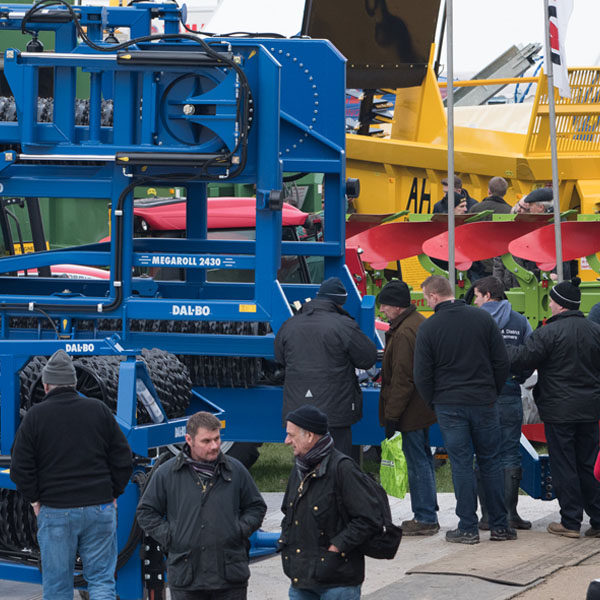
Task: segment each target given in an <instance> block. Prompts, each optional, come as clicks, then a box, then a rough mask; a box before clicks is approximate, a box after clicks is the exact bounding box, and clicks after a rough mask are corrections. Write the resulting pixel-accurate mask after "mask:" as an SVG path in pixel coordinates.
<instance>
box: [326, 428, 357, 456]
mask: <svg viewBox="0 0 600 600" xmlns="http://www.w3.org/2000/svg"><path fill="white" fill-rule="evenodd" d="M329 433H330V434H331V437H332V438H333V445H334V446H335V447H336V448H337V449H338V450H339V451H340V452H343V453H344V454H345V455H346V456H352V427H350V425H348V427H330V428H329Z"/></svg>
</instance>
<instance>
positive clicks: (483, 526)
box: [477, 517, 490, 531]
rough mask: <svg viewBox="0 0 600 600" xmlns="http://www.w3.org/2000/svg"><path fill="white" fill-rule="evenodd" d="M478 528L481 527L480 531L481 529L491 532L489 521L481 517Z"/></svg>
mask: <svg viewBox="0 0 600 600" xmlns="http://www.w3.org/2000/svg"><path fill="white" fill-rule="evenodd" d="M477 527H479V529H481V530H482V531H489V530H490V524H489V522H488V520H487V519H485V520H484V519H483V517H481V519H479V523H477Z"/></svg>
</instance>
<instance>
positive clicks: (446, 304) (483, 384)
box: [414, 275, 517, 544]
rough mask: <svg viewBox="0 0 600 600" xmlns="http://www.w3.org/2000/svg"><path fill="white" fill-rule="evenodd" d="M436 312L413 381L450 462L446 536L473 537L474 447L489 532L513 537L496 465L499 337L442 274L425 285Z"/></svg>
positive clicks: (503, 372) (425, 329)
mask: <svg viewBox="0 0 600 600" xmlns="http://www.w3.org/2000/svg"><path fill="white" fill-rule="evenodd" d="M422 288H423V296H424V297H425V300H426V301H427V304H429V306H430V307H431V308H433V309H434V310H435V314H434V315H433V316H431V317H430V318H429V319H427V320H426V321H425V322H424V323H423V324H422V325H421V326H420V327H419V330H418V332H417V342H416V346H415V369H414V376H415V384H416V386H417V389H418V390H419V393H420V394H421V397H422V398H423V400H425V402H427V404H429V406H432V407H434V408H435V412H436V415H437V420H438V424H439V426H440V430H441V432H442V436H443V438H444V446H445V447H446V449H447V450H448V456H449V458H450V463H451V465H452V481H453V482H454V494H455V495H456V514H457V516H458V517H459V522H458V528H457V529H454V530H453V531H448V532H447V533H446V540H447V541H449V542H455V543H460V544H477V543H478V542H479V532H478V529H477V486H476V481H475V473H474V470H473V449H474V450H475V455H476V456H477V463H478V465H479V470H480V473H481V481H482V484H483V489H484V492H485V496H486V501H487V504H488V514H489V523H490V530H491V532H490V539H491V540H495V541H503V540H514V539H516V537H517V534H516V532H515V530H514V529H511V528H509V527H508V522H507V518H506V508H505V505H504V479H503V474H502V471H501V465H500V457H499V451H500V421H499V417H498V406H497V404H496V396H497V394H498V393H499V392H500V390H502V387H503V386H504V383H505V381H506V378H507V376H508V367H509V363H508V356H507V354H506V348H505V345H504V340H503V339H502V336H501V335H500V331H499V329H498V327H497V325H496V323H495V321H494V319H492V317H491V316H490V315H489V314H488V313H487V312H485V311H483V310H479V309H478V308H475V307H472V306H467V305H466V304H465V303H464V301H462V300H456V299H455V298H454V294H453V293H452V288H451V286H450V282H449V281H448V280H447V279H445V278H444V277H440V276H439V275H432V276H431V277H428V278H427V279H426V280H425V281H424V282H423V284H422Z"/></svg>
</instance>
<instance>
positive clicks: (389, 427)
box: [378, 280, 440, 535]
mask: <svg viewBox="0 0 600 600" xmlns="http://www.w3.org/2000/svg"><path fill="white" fill-rule="evenodd" d="M378 299H379V310H380V311H381V312H382V313H383V314H384V315H385V316H386V317H387V319H388V321H389V322H390V328H389V330H388V331H387V332H386V334H385V353H384V355H383V366H382V372H381V392H380V394H379V422H380V423H381V425H382V426H383V427H385V435H386V437H387V438H390V437H392V436H393V435H394V433H395V432H396V431H400V432H401V433H402V450H403V452H404V456H405V457H406V466H407V469H408V485H409V487H410V504H411V508H412V511H413V514H414V518H413V519H410V520H409V521H404V522H403V523H402V532H403V534H404V535H434V534H436V533H437V532H438V531H439V529H440V526H439V524H438V519H437V514H436V511H437V510H438V505H437V494H436V481H435V469H434V466H433V456H432V455H431V445H430V443H429V426H430V425H432V424H433V423H435V421H436V419H435V413H434V412H433V410H431V408H429V407H428V406H427V404H425V402H424V401H423V400H422V398H421V396H419V393H418V392H417V388H416V387H415V382H414V377H413V364H414V354H415V341H416V338H417V330H418V328H419V326H420V325H421V323H423V321H425V317H424V316H423V315H422V314H420V313H418V312H417V309H416V306H415V305H414V304H411V301H410V291H409V289H408V286H407V285H406V283H404V281H398V280H393V281H390V282H389V283H388V284H387V285H386V286H385V287H384V288H383V289H382V290H381V292H380V293H379V298H378Z"/></svg>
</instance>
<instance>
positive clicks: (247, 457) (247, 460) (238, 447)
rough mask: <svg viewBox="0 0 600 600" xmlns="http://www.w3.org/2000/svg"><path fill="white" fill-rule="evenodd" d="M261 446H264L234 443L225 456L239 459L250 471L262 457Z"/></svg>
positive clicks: (251, 443)
mask: <svg viewBox="0 0 600 600" xmlns="http://www.w3.org/2000/svg"><path fill="white" fill-rule="evenodd" d="M261 446H262V444H257V443H255V442H234V443H233V444H232V445H231V446H229V447H227V448H226V452H224V454H227V456H232V457H233V458H237V459H238V460H239V461H240V462H241V463H242V464H243V465H244V466H245V467H246V469H250V467H251V466H252V465H253V464H254V463H255V462H256V461H257V460H258V458H259V457H260V450H259V448H260V447H261Z"/></svg>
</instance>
